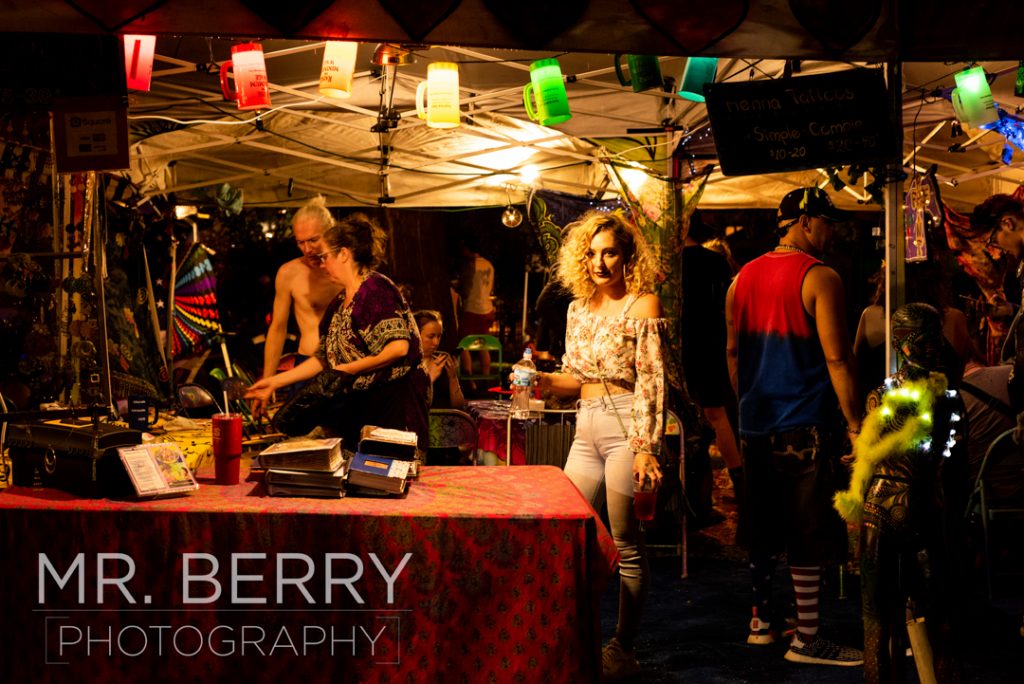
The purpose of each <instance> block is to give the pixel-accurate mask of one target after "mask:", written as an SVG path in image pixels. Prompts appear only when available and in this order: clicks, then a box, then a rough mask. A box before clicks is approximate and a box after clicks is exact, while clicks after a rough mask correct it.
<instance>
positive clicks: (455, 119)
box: [416, 62, 459, 128]
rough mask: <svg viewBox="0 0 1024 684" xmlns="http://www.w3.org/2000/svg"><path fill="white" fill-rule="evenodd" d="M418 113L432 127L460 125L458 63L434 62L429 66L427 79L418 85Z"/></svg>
mask: <svg viewBox="0 0 1024 684" xmlns="http://www.w3.org/2000/svg"><path fill="white" fill-rule="evenodd" d="M424 96H425V97H424ZM424 99H425V100H426V103H425V105H424ZM416 113H417V114H418V115H419V117H420V118H421V119H426V120H427V125H428V126H430V127H431V128H455V127H456V126H458V125H459V65H458V64H455V63H454V62H433V63H432V64H431V65H430V66H429V67H427V80H426V81H422V82H421V83H420V84H419V85H418V86H416Z"/></svg>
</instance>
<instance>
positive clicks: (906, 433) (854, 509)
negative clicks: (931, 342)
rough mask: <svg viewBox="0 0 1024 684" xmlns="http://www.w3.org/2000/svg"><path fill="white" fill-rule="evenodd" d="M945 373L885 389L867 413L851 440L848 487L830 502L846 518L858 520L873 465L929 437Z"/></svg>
mask: <svg viewBox="0 0 1024 684" xmlns="http://www.w3.org/2000/svg"><path fill="white" fill-rule="evenodd" d="M946 387H947V382H946V376H945V375H943V374H941V373H929V374H928V377H927V378H924V379H922V380H911V381H909V382H906V383H905V384H903V385H902V386H900V387H895V388H893V389H891V390H889V391H887V392H886V393H885V394H884V395H883V396H882V403H881V404H880V405H879V406H877V407H875V409H874V410H873V411H872V412H871V413H869V414H868V416H867V418H865V419H864V423H863V424H862V425H861V432H860V436H858V437H857V440H856V441H855V442H854V444H853V456H854V464H853V474H852V476H851V478H850V488H849V489H848V490H846V491H845V492H838V493H836V495H835V497H833V499H832V501H833V505H834V506H835V508H836V510H837V511H839V515H841V516H842V517H843V519H844V520H846V521H848V522H859V521H860V518H861V514H862V513H863V510H864V495H865V494H866V493H867V489H868V485H870V484H871V477H872V476H873V475H874V473H875V466H876V465H877V464H879V463H881V462H882V461H884V460H885V459H887V458H890V457H892V456H896V455H899V454H904V453H907V452H909V451H912V450H914V449H917V448H918V447H920V446H921V444H923V443H924V442H927V441H928V440H929V439H930V438H931V432H932V406H933V405H934V403H935V397H937V396H939V395H940V394H942V393H943V392H945V391H946Z"/></svg>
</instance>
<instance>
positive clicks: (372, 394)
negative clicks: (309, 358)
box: [314, 271, 427, 450]
mask: <svg viewBox="0 0 1024 684" xmlns="http://www.w3.org/2000/svg"><path fill="white" fill-rule="evenodd" d="M344 302H345V291H344V290H342V291H341V292H339V293H338V296H337V297H335V298H334V301H332V302H331V304H330V305H329V306H328V307H327V310H326V311H325V312H324V316H323V318H322V319H321V320H320V346H319V347H318V348H317V350H316V352H315V354H314V355H315V356H316V358H318V359H319V360H320V363H322V364H323V366H324V368H333V367H334V366H336V365H338V364H341V363H350V362H352V361H357V360H359V359H362V358H365V357H367V356H373V355H375V354H379V353H380V352H381V350H383V349H384V347H385V346H387V344H388V343H389V342H392V341H394V340H406V341H408V342H409V351H408V352H406V354H405V356H403V357H402V358H401V359H399V360H397V361H396V362H394V363H392V364H391V365H390V366H385V367H384V368H378V369H377V370H374V371H370V372H367V373H363V374H360V375H358V376H356V378H355V380H354V381H353V384H352V389H351V390H350V391H348V392H347V393H345V395H343V396H341V397H338V398H337V399H336V401H335V404H334V405H333V406H332V410H331V423H330V427H332V428H334V429H335V430H336V431H338V433H339V434H340V435H341V436H342V438H343V439H344V440H345V448H346V449H351V450H355V448H356V446H357V444H358V439H359V430H360V429H361V428H362V426H363V425H376V426H378V427H388V428H396V429H400V430H411V431H413V432H415V433H416V434H417V435H418V436H419V438H420V448H421V449H425V448H426V444H427V388H426V381H425V379H424V377H423V374H422V373H413V372H411V371H412V370H413V369H415V368H416V367H417V366H419V363H420V358H421V353H420V334H419V328H418V327H417V325H416V321H415V319H414V318H413V316H412V311H411V310H410V308H409V305H408V304H407V303H406V301H405V299H404V298H403V297H402V294H401V293H400V292H399V291H398V288H397V287H396V286H395V284H394V283H393V282H392V281H391V279H389V278H388V277H387V276H384V275H381V274H380V273H377V272H376V271H371V272H370V273H369V275H367V277H366V279H365V280H364V281H363V283H362V285H360V286H359V289H358V290H356V293H355V296H353V298H352V301H351V302H350V303H349V304H348V306H345V304H344Z"/></svg>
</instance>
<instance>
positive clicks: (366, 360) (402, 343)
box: [334, 340, 409, 375]
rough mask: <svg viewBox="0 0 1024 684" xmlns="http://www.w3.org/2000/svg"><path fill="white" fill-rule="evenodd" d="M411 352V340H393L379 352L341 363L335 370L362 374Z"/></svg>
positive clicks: (382, 366) (387, 364)
mask: <svg viewBox="0 0 1024 684" xmlns="http://www.w3.org/2000/svg"><path fill="white" fill-rule="evenodd" d="M408 353H409V340H391V341H390V342H388V343H387V344H385V345H384V348H383V349H381V350H380V353H379V354H374V355H372V356H364V357H363V358H361V359H357V360H355V361H350V362H348V363H339V364H338V365H337V366H335V367H334V370H339V371H344V372H346V373H351V374H352V375H361V374H363V373H367V372H369V371H375V370H377V369H378V368H384V367H385V366H390V365H391V364H393V363H394V362H395V361H398V360H399V359H401V358H402V357H403V356H405V355H406V354H408Z"/></svg>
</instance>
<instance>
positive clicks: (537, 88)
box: [523, 58, 572, 126]
mask: <svg viewBox="0 0 1024 684" xmlns="http://www.w3.org/2000/svg"><path fill="white" fill-rule="evenodd" d="M531 93H533V95H534V97H532V98H531V96H530V95H531ZM533 99H536V101H537V105H536V107H534V106H533V102H532V101H531V100H533ZM523 106H524V107H526V115H527V116H529V117H530V118H531V119H533V120H534V121H536V122H537V123H539V124H540V125H541V126H551V125H553V124H560V123H562V122H563V121H568V120H569V119H571V118H572V112H570V111H569V97H568V95H566V93H565V82H564V81H563V80H562V68H561V67H560V66H559V65H558V60H557V59H554V58H550V59H538V60H537V61H536V62H534V63H533V64H531V65H530V82H529V83H527V84H526V87H525V88H523Z"/></svg>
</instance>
